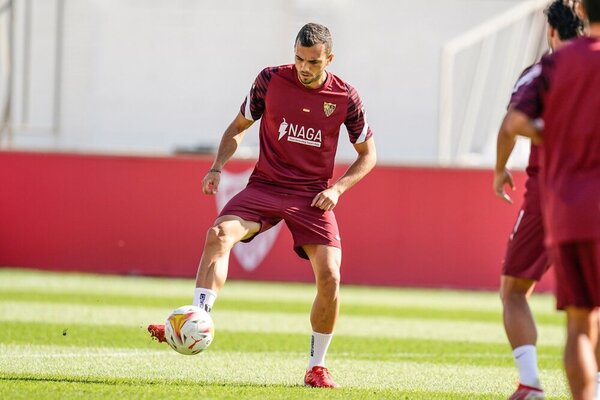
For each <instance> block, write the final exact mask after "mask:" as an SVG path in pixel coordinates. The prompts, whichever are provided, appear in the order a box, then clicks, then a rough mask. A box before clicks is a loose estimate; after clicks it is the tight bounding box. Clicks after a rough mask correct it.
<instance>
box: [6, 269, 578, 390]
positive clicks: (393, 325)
mask: <svg viewBox="0 0 600 400" xmlns="http://www.w3.org/2000/svg"><path fill="white" fill-rule="evenodd" d="M193 286H194V285H193V281H192V280H191V279H189V280H181V279H179V280H175V279H157V278H140V277H115V276H99V275H86V274H66V273H48V272H39V271H30V270H18V269H0V324H1V326H2V328H3V329H2V335H0V398H2V399H19V398H23V399H30V398H44V399H74V398H77V399H80V398H85V399H96V398H122V399H130V398H134V399H154V398H186V397H187V398H194V399H313V398H314V399H360V400H365V399H505V398H507V397H508V395H510V393H511V392H512V391H513V390H514V388H515V385H516V381H517V373H516V370H515V368H514V363H513V360H512V357H511V353H510V348H509V346H508V344H507V342H506V338H505V335H504V331H503V328H502V324H501V307H500V301H499V299H498V296H497V294H496V293H491V292H467V291H448V290H414V289H390V288H374V287H355V286H352V287H350V286H344V287H342V309H341V316H340V320H339V322H338V326H337V329H336V335H335V337H334V340H333V343H332V345H331V347H330V350H329V354H328V357H327V363H328V366H329V367H330V369H331V371H332V373H333V375H334V377H335V378H336V380H337V381H338V383H340V384H341V385H342V386H343V388H341V389H338V390H318V389H311V388H305V387H303V386H302V385H301V384H302V379H303V375H304V370H305V368H306V365H307V360H308V347H309V334H310V331H311V329H310V324H309V320H308V313H309V310H310V306H311V303H312V298H313V296H314V291H315V289H314V286H313V285H304V284H273V283H250V282H237V281H230V282H228V283H227V285H226V286H225V288H224V289H223V291H222V292H221V293H220V295H219V298H218V299H217V302H216V303H215V307H214V309H213V313H212V315H213V319H214V321H215V326H216V336H215V340H214V342H213V343H212V345H211V347H210V348H209V349H208V350H207V351H205V352H204V353H201V354H200V355H197V356H183V355H179V354H177V353H175V352H174V351H173V350H171V349H170V348H169V347H168V346H166V345H165V344H158V343H157V342H153V341H152V340H151V339H150V338H149V335H148V334H147V332H146V329H145V327H146V325H147V324H149V323H156V322H162V321H164V319H165V317H166V316H167V314H168V313H169V312H170V311H171V310H172V309H174V308H176V307H178V306H181V305H184V304H189V303H190V302H191V297H192V294H193ZM532 308H533V310H534V313H535V315H536V318H537V321H538V325H539V337H540V340H539V346H538V347H539V362H540V369H541V378H542V383H543V384H544V386H545V389H546V392H547V395H548V398H549V399H566V398H568V395H567V388H566V384H565V378H564V374H563V371H562V368H561V365H562V362H561V359H562V355H561V353H562V350H561V349H562V345H563V340H564V328H563V326H564V316H563V315H562V314H559V313H557V312H556V311H555V310H554V302H553V298H552V297H551V296H549V295H535V296H534V298H533V299H532Z"/></svg>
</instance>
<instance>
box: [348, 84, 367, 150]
mask: <svg viewBox="0 0 600 400" xmlns="http://www.w3.org/2000/svg"><path fill="white" fill-rule="evenodd" d="M346 91H347V92H348V110H347V113H346V120H345V121H344V125H346V129H347V130H348V135H349V136H350V142H352V143H353V144H358V143H362V142H365V141H367V140H368V139H370V138H371V136H373V132H372V131H371V128H370V127H369V124H368V123H367V116H366V114H365V109H364V107H363V104H362V101H361V99H360V97H359V95H358V92H357V91H356V89H354V88H353V87H352V86H350V85H348V84H346Z"/></svg>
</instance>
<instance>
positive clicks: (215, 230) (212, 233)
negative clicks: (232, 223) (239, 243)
mask: <svg viewBox="0 0 600 400" xmlns="http://www.w3.org/2000/svg"><path fill="white" fill-rule="evenodd" d="M206 244H207V246H211V247H217V248H220V249H227V248H229V247H232V246H233V244H234V242H233V240H232V238H231V236H230V235H228V234H227V231H226V230H225V228H224V227H223V225H222V224H218V225H215V226H212V227H210V228H209V229H208V232H207V233H206Z"/></svg>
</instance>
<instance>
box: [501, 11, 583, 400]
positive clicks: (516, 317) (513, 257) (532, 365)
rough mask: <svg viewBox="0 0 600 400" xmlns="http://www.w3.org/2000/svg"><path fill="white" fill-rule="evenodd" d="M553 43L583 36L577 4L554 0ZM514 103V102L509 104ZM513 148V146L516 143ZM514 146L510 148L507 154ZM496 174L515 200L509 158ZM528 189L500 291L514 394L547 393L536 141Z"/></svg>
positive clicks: (523, 80)
mask: <svg viewBox="0 0 600 400" xmlns="http://www.w3.org/2000/svg"><path fill="white" fill-rule="evenodd" d="M545 14H546V19H547V22H548V24H547V37H548V46H549V47H550V49H551V50H552V51H556V50H558V49H559V48H560V47H562V46H563V44H564V43H566V42H567V41H568V40H570V39H573V38H575V37H577V36H580V35H581V34H582V32H583V22H582V21H581V19H579V17H578V16H577V14H576V12H575V8H574V5H573V4H569V3H567V2H565V1H563V0H554V1H553V2H552V3H550V5H549V6H548V7H547V8H546V10H545ZM540 69H541V65H540V64H539V63H537V64H534V65H532V66H530V67H528V68H526V69H525V70H524V71H523V72H522V73H521V76H520V77H519V79H518V80H517V83H516V84H515V87H514V89H513V93H512V96H511V104H512V103H513V101H514V100H515V99H517V98H518V96H519V93H520V91H521V90H523V88H524V87H526V85H527V84H528V83H529V82H531V80H532V79H533V77H534V76H535V75H536V74H538V73H539V70H540ZM510 107H511V105H509V109H510ZM511 151H512V148H511ZM509 155H510V152H509V153H508V154H506V157H508V156H509ZM497 161H498V166H497V168H496V174H495V177H494V190H495V192H496V194H497V195H498V196H499V197H500V198H502V199H503V200H505V201H507V202H509V203H512V200H511V198H510V197H509V195H508V194H507V193H506V192H505V191H504V185H509V186H510V187H511V188H513V189H514V183H513V179H512V176H511V174H510V172H509V171H508V170H507V169H506V168H505V166H506V161H507V159H500V158H499V159H498V160H497ZM526 172H527V176H528V179H527V182H526V184H525V186H526V188H527V191H526V193H525V196H524V202H523V205H522V207H521V210H520V211H519V214H518V217H517V221H516V223H515V226H514V228H513V231H512V233H511V235H510V238H509V242H508V247H507V250H506V256H505V259H504V262H503V265H502V276H501V280H500V296H501V298H502V304H503V321H504V328H505V330H506V335H507V337H508V341H509V342H510V345H511V347H512V349H513V357H514V359H515V363H516V365H517V368H518V370H519V386H518V388H517V390H516V391H515V393H514V394H513V395H512V396H511V397H510V399H511V400H519V399H543V398H544V392H543V390H542V385H541V382H540V378H539V372H538V366H537V351H536V343H537V329H536V325H535V321H534V318H533V315H532V314H531V310H530V308H529V304H528V302H527V299H528V297H529V296H530V295H531V293H532V292H533V289H534V287H535V284H536V283H537V282H538V281H539V280H540V279H541V277H542V275H543V274H544V273H545V272H546V270H547V269H548V267H549V262H548V256H547V253H546V249H545V247H544V227H543V222H542V212H541V203H540V189H539V183H538V173H539V148H538V146H536V145H534V144H531V151H530V155H529V163H528V166H527V169H526Z"/></svg>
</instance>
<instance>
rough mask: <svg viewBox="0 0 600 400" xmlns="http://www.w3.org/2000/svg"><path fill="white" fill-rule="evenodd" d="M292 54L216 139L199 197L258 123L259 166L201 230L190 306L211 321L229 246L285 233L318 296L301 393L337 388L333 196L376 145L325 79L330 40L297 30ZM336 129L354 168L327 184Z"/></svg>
mask: <svg viewBox="0 0 600 400" xmlns="http://www.w3.org/2000/svg"><path fill="white" fill-rule="evenodd" d="M294 50H295V63H294V64H290V65H282V66H278V67H269V68H265V69H263V70H262V72H261V73H260V74H259V75H258V77H257V78H256V80H255V81H254V84H253V85H252V88H251V90H250V93H249V94H248V96H247V97H246V99H245V101H244V102H243V103H242V105H241V108H240V112H239V113H238V115H237V116H236V117H235V119H234V120H233V122H232V123H231V124H230V125H229V127H228V128H227V129H226V130H225V133H224V134H223V137H222V139H221V143H220V145H219V149H218V153H217V155H216V158H215V161H214V162H213V164H212V167H211V169H210V170H209V171H208V172H207V174H206V176H205V177H204V179H203V181H202V189H203V191H204V193H205V194H208V195H213V194H215V193H216V192H217V190H218V188H219V179H220V173H221V170H222V169H223V167H224V166H225V163H226V162H227V161H228V160H229V159H230V158H231V157H232V156H233V154H234V153H235V151H236V149H237V148H238V146H239V144H240V142H241V141H242V138H243V137H244V134H245V133H246V130H247V129H248V128H249V127H250V126H251V125H252V124H253V123H254V121H256V120H258V119H261V122H260V133H259V134H260V154H259V158H258V162H257V164H256V167H255V168H254V171H253V173H252V175H251V176H250V179H249V183H248V186H247V187H246V188H245V189H244V190H242V191H241V192H240V193H238V194H237V195H236V196H234V197H233V198H232V199H231V200H230V201H229V203H227V205H226V206H225V207H224V208H223V210H222V211H221V213H220V215H219V216H218V217H217V219H216V220H215V223H214V225H213V226H212V227H211V228H210V229H209V230H208V233H207V236H206V243H205V246H204V251H203V254H202V258H201V260H200V266H199V267H198V275H197V280H196V290H195V294H194V300H193V304H194V305H195V306H199V307H204V308H205V309H206V310H208V311H210V310H211V309H212V306H213V303H214V301H215V299H216V297H217V293H218V292H219V290H220V289H221V287H222V286H223V285H224V283H225V280H226V278H227V269H228V263H229V254H230V251H231V249H232V248H233V246H234V245H235V244H236V243H238V242H239V241H250V240H252V239H253V238H254V237H255V236H256V235H258V234H260V233H262V232H264V231H266V230H267V229H269V228H271V227H273V226H274V225H276V224H278V223H279V222H280V221H281V220H284V221H285V223H286V224H287V226H288V228H289V229H290V231H291V233H292V236H293V239H294V250H295V251H296V253H297V254H298V255H299V256H300V257H302V258H305V259H308V260H310V263H311V265H312V269H313V272H314V275H315V281H316V286H317V295H316V298H315V300H314V303H313V307H312V311H311V315H310V320H311V324H312V329H313V333H312V337H311V347H310V357H309V365H308V369H307V371H306V374H305V379H304V383H305V384H306V385H307V386H313V387H337V386H338V385H337V383H336V382H335V381H334V380H333V378H332V376H331V374H330V373H329V370H328V369H327V368H326V367H325V354H326V352H327V349H328V347H329V344H330V342H331V339H332V336H333V331H334V327H335V323H336V321H337V318H338V313H339V284H340V265H341V258H342V252H341V242H340V236H339V231H338V225H337V222H336V219H335V215H334V213H333V209H334V207H335V206H336V205H337V203H338V200H339V198H340V196H341V195H342V194H343V193H344V192H346V191H347V190H348V189H350V188H351V187H352V186H353V185H354V184H356V183H357V182H358V181H360V180H361V179H362V178H363V177H365V175H367V174H368V173H369V171H370V170H371V169H372V168H373V167H374V166H375V162H376V153H375V144H374V141H373V139H372V132H371V129H370V127H369V125H368V124H367V121H366V117H365V112H364V109H363V105H362V102H361V100H360V98H359V96H358V93H357V92H356V90H355V89H354V88H353V87H352V86H350V85H349V84H347V83H346V82H344V81H343V80H342V79H340V78H339V77H337V76H335V75H333V74H331V73H329V72H327V71H326V67H327V66H328V65H329V63H331V61H332V60H333V53H332V39H331V35H330V33H329V30H328V29H327V28H326V27H325V26H323V25H319V24H313V23H310V24H307V25H305V26H304V27H302V29H301V30H300V32H299V33H298V35H297V37H296V41H295V43H294ZM342 124H344V125H345V126H346V128H347V130H348V134H349V138H350V142H352V144H353V145H354V148H355V149H356V152H357V158H356V160H355V161H354V163H352V165H350V167H349V168H348V170H347V171H346V173H345V174H344V175H343V176H342V177H341V178H339V179H338V180H337V181H336V182H335V183H333V184H330V179H331V178H332V174H333V167H334V161H335V154H336V150H337V145H338V136H339V132H340V127H341V125H342ZM281 267H282V268H285V267H286V266H284V265H282V266H281ZM148 329H149V330H150V331H151V333H152V334H153V336H155V337H157V338H158V339H159V341H162V339H163V336H164V326H162V325H151V326H149V327H148Z"/></svg>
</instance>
